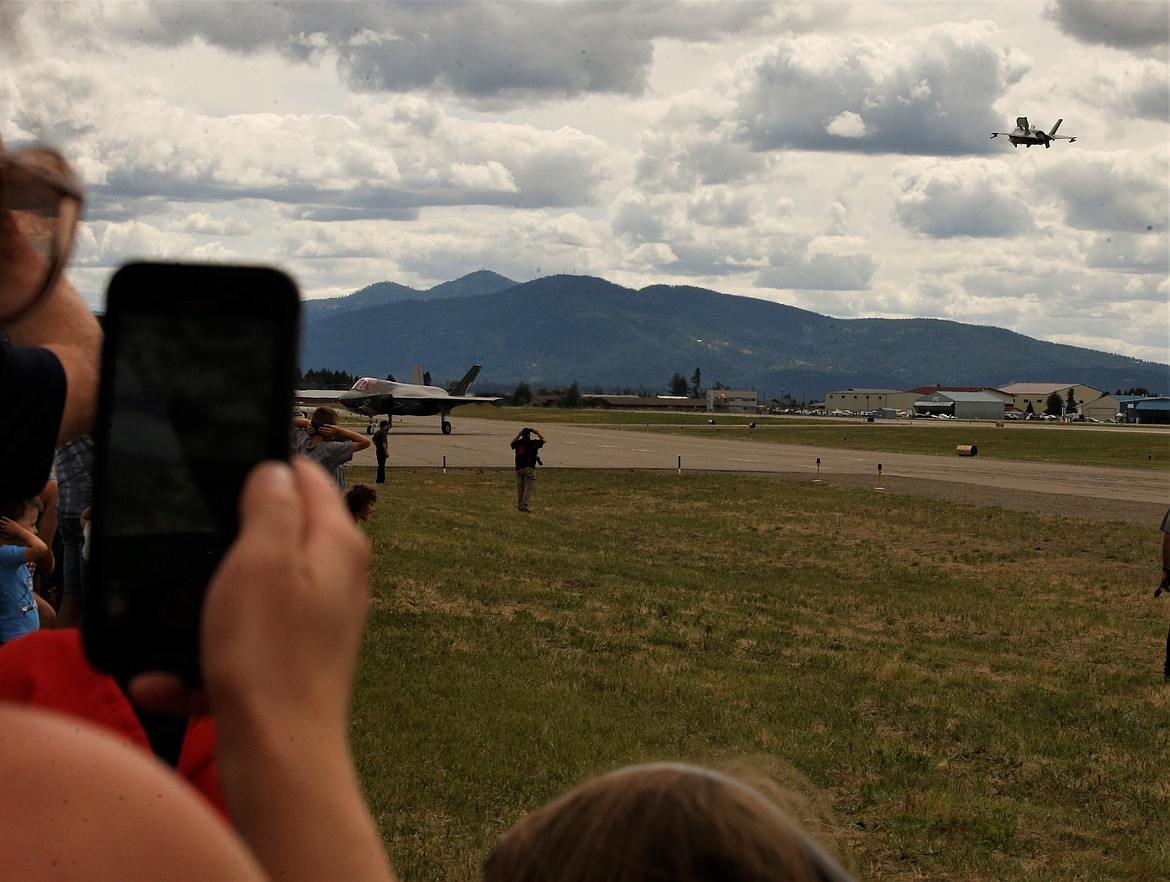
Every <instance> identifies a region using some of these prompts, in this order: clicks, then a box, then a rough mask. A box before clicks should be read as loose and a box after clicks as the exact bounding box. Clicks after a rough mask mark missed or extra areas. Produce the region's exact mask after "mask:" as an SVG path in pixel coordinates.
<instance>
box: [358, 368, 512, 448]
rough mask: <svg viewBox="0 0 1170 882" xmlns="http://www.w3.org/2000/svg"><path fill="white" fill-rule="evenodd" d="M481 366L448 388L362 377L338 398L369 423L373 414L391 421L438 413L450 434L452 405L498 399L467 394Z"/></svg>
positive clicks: (446, 431)
mask: <svg viewBox="0 0 1170 882" xmlns="http://www.w3.org/2000/svg"><path fill="white" fill-rule="evenodd" d="M481 367H483V365H478V364H477V365H472V367H471V370H469V371H468V372H467V376H465V377H464V378H463V379H462V380H460V381H459V383H458V384H457V385H456V386H455V388H454V389H453V390H451V392H448V391H447V390H446V389H444V388H442V387H440V386H426V385H422V384H421V383H396V382H394V381H393V380H376V379H374V378H373V377H362V378H361V379H360V380H358V381H357V382H356V383H354V384H353V386H352V387H351V388H350V389H349V391H347V392H342V393H341V394H340V395H339V396H338V397H337V400H338V401H340V402H341V404H342V406H343V407H345V409H346V410H350V411H353V412H354V413H360V414H364V415H365V416H368V417H369V418H370V426H371V427H372V426H373V421H374V417H376V416H377V415H378V414H382V413H384V414H386V416H387V417H389V419H390V421H391V422H393V421H394V417H396V416H433V415H434V414H438V415H439V421H440V426H441V427H442V429H443V434H444V435H450V434H451V423H450V422H449V421H448V419H447V415H448V414H449V413H450V412H451V408H453V407H458V406H459V405H461V404H490V403H491V402H493V401H499V400H500V399H499V398H488V397H484V396H479V395H468V394H467V390H468V389H469V388H470V387H471V384H472V382H473V381H474V380H475V378H476V376H478V375H479V369H480V368H481ZM419 373H420V371H418V370H416V371H415V374H416V375H417V374H419ZM412 379H414V377H412ZM371 430H372V428H371Z"/></svg>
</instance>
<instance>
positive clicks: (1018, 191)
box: [894, 159, 1035, 239]
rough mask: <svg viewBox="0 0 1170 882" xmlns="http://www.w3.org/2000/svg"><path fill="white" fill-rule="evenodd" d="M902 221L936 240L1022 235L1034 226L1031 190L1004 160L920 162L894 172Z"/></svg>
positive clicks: (905, 225)
mask: <svg viewBox="0 0 1170 882" xmlns="http://www.w3.org/2000/svg"><path fill="white" fill-rule="evenodd" d="M894 180H895V182H896V184H897V185H898V188H899V193H898V196H897V198H896V199H895V202H894V211H895V213H896V215H897V217H898V222H899V223H901V224H902V226H903V227H905V228H906V229H907V230H910V231H911V232H914V233H918V234H921V235H924V236H930V237H932V238H940V239H946V238H951V237H954V236H974V237H979V238H984V237H995V236H1017V235H1021V234H1026V233H1029V232H1031V231H1032V230H1033V229H1034V227H1035V225H1034V223H1033V220H1032V212H1031V209H1030V207H1029V205H1028V197H1027V194H1026V193H1025V192H1024V191H1023V189H1022V188H1021V187H1020V182H1019V181H1018V180H1017V179H1015V176H1014V175H1013V174H1012V173H1011V171H1010V170H1009V168H1008V166H1007V164H1006V163H1004V162H1001V161H999V160H980V159H965V160H947V161H945V162H943V161H938V160H933V161H916V162H913V163H907V164H905V165H902V166H900V167H899V168H897V169H895V170H894Z"/></svg>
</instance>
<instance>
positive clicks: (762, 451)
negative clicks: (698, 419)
mask: <svg viewBox="0 0 1170 882" xmlns="http://www.w3.org/2000/svg"><path fill="white" fill-rule="evenodd" d="M452 424H453V425H454V432H453V433H452V434H450V435H442V434H440V432H439V421H438V418H437V417H403V418H398V419H395V421H394V428H393V429H391V431H390V458H389V465H390V466H391V467H394V466H398V467H411V468H442V467H444V466H445V467H446V468H448V469H460V468H511V467H512V452H511V450H509V448H508V444H509V442H510V441H511V440H512V437H513V436H514V435H515V434H516V431H517V430H518V429H519V428H520V424H519V423H511V422H504V421H497V420H483V419H474V418H470V417H460V416H459V414H458V412H456V413H455V414H453V415H452ZM538 427H539V426H538ZM539 428H541V431H542V432H544V434H545V436H546V437H547V438H548V446H547V447H546V448H545V449H544V450H543V451H542V452H541V459H542V460H543V461H544V466H545V468H553V469H555V468H580V469H591V468H608V469H661V470H669V471H677V470H678V469H679V467H680V465H681V468H682V470H683V471H740V472H776V473H787V474H793V475H798V476H800V475H803V476H807V477H808V478H809V479H810V480H811V479H813V478H815V477H816V475H817V459H818V457H819V458H820V460H821V463H820V469H821V474H822V475H823V476H824V477H825V478H826V479H828V478H830V477H832V476H834V475H853V476H865V475H869V476H871V477H872V478H873V479H874V482H875V485H876V482H877V478H878V465H879V464H880V465H881V467H882V477H883V480H885V479H895V478H911V479H922V480H929V481H946V482H957V483H960V484H964V483H965V484H974V485H978V486H980V487H990V488H1001V489H1003V490H1009V491H1011V490H1015V491H1027V492H1034V493H1054V494H1067V495H1070V496H1079V497H1088V498H1098V499H1111V500H1125V501H1127V502H1133V503H1138V502H1140V503H1152V504H1158V505H1162V506H1165V505H1167V504H1170V474H1167V473H1166V472H1164V471H1139V470H1135V469H1112V468H1098V467H1091V466H1071V465H1053V464H1049V463H1027V462H1010V461H1005V460H993V459H986V458H981V457H978V456H974V457H965V456H958V455H942V456H924V455H918V454H897V453H875V452H867V451H856V450H840V449H836V448H831V447H824V448H820V447H804V446H797V445H787V444H763V443H755V442H751V441H742V440H737V436H738V437H742V436H743V434H744V433H746V432H748V431H750V430H749V429H747V428H746V427H729V426H722V427H710V428H707V429H701V430H698V431H696V432H695V433H694V434H688V435H668V434H658V433H650V432H638V431H630V430H629V429H619V428H599V427H595V426H578V425H565V424H557V423H554V424H552V425H550V426H548V427H547V429H546V427H539ZM355 463H356V464H358V465H371V466H372V465H374V463H375V461H374V453H373V450H372V449H368V450H365V451H362V452H361V453H359V454H358V455H357V456H356V457H355Z"/></svg>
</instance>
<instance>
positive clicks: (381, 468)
mask: <svg viewBox="0 0 1170 882" xmlns="http://www.w3.org/2000/svg"><path fill="white" fill-rule="evenodd" d="M374 455H375V456H376V457H378V476H377V477H376V478H374V483H375V484H385V483H386V453H385V451H382V450H375V451H374Z"/></svg>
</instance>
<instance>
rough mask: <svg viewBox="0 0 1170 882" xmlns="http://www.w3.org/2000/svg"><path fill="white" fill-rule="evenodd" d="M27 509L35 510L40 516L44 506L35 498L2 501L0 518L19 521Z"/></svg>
mask: <svg viewBox="0 0 1170 882" xmlns="http://www.w3.org/2000/svg"><path fill="white" fill-rule="evenodd" d="M29 508H35V509H36V510H37V514H40V513H41V512H43V511H44V510H45V504H44V503H43V502H41V501H40V499H38V498H37V497H35V496H34V497H33V498H32V499H3V500H0V517H5V518H8V519H9V520H10V521H19V520H20V519H21V518H23V517H24V513H25V512H26V511H28V510H29Z"/></svg>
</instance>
